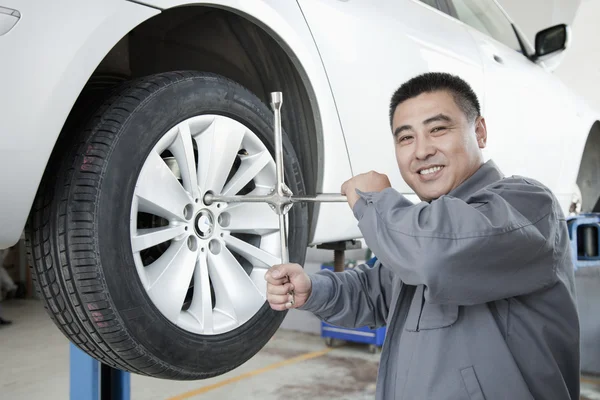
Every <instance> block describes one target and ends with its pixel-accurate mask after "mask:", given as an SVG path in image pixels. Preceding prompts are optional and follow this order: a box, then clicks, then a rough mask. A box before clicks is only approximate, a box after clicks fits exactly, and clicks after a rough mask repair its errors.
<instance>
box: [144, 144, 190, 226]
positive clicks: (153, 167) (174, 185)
mask: <svg viewBox="0 0 600 400" xmlns="http://www.w3.org/2000/svg"><path fill="white" fill-rule="evenodd" d="M136 195H137V197H138V202H139V205H138V207H139V208H138V211H142V212H147V213H150V214H153V215H158V216H160V217H163V218H166V219H179V220H182V221H185V217H184V208H185V206H186V205H187V204H190V203H191V199H190V197H189V196H188V194H187V193H186V191H185V190H184V189H183V187H182V186H181V184H180V183H179V181H178V180H177V178H176V177H175V175H173V173H172V172H171V170H170V169H169V167H168V166H167V164H165V162H164V161H163V159H162V158H161V157H160V155H159V154H158V153H156V152H155V151H153V152H151V153H150V155H149V156H148V159H147V161H146V163H145V164H144V167H143V168H142V172H141V174H140V178H139V180H138V185H137V188H136Z"/></svg>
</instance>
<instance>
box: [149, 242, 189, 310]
mask: <svg viewBox="0 0 600 400" xmlns="http://www.w3.org/2000/svg"><path fill="white" fill-rule="evenodd" d="M197 257H198V255H197V251H191V250H190V249H189V248H188V245H187V240H179V241H177V242H173V243H171V245H170V246H169V248H168V249H167V251H165V252H164V254H163V255H162V256H160V257H159V258H158V260H156V261H155V262H153V263H152V264H150V265H148V266H147V267H146V274H147V277H148V284H149V287H148V288H147V290H148V295H149V296H150V298H151V299H152V300H153V302H154V304H155V305H156V307H158V309H159V310H160V311H161V312H162V313H163V314H164V316H165V317H167V318H168V319H169V320H171V321H173V322H177V320H178V318H179V314H180V313H181V308H182V306H183V301H184V300H185V295H186V294H187V290H188V288H189V284H190V281H191V279H192V274H193V273H194V267H195V265H196V259H197Z"/></svg>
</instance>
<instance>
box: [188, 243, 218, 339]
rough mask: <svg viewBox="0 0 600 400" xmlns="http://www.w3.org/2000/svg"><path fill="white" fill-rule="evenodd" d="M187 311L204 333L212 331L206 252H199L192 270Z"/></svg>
mask: <svg viewBox="0 0 600 400" xmlns="http://www.w3.org/2000/svg"><path fill="white" fill-rule="evenodd" d="M188 312H189V313H190V314H192V316H193V317H194V318H195V319H196V320H197V321H198V322H199V323H200V325H201V326H202V331H203V332H204V333H205V334H210V333H213V310H212V298H211V293H210V281H209V279H208V262H207V258H206V253H200V257H198V262H197V263H196V270H195V272H194V295H193V297H192V304H191V305H190V308H189V309H188Z"/></svg>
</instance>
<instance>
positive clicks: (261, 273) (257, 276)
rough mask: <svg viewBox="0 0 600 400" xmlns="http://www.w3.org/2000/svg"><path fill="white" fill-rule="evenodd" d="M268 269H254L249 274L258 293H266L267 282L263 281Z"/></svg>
mask: <svg viewBox="0 0 600 400" xmlns="http://www.w3.org/2000/svg"><path fill="white" fill-rule="evenodd" d="M268 270H269V269H268V268H264V267H254V268H252V272H251V273H250V279H252V282H254V285H256V287H257V289H258V291H259V292H261V293H264V294H265V295H266V293H267V281H266V280H265V274H266V273H267V271H268Z"/></svg>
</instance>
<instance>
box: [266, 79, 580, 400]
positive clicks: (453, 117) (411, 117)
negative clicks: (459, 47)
mask: <svg viewBox="0 0 600 400" xmlns="http://www.w3.org/2000/svg"><path fill="white" fill-rule="evenodd" d="M480 114H481V112H480V106H479V101H478V99H477V96H476V94H475V93H474V91H473V90H472V88H471V87H470V86H469V85H468V83H467V82H465V81H464V80H463V79H461V78H459V77H456V76H453V75H449V74H445V73H426V74H423V75H419V76H417V77H415V78H413V79H411V80H409V81H408V82H406V83H405V84H403V85H402V86H400V88H399V89H398V90H397V91H396V92H395V93H394V94H393V96H392V99H391V104H390V123H391V126H392V132H393V138H394V146H395V152H396V159H397V162H398V166H399V169H400V173H401V175H402V177H403V179H404V180H405V182H406V183H407V184H408V185H409V186H410V187H411V188H412V189H413V190H414V192H415V193H416V194H417V195H418V196H419V198H420V199H421V200H422V201H421V202H419V203H417V204H413V202H411V201H409V200H408V199H407V198H405V197H404V196H403V195H401V194H400V193H398V192H397V191H396V190H395V189H393V188H391V185H390V182H389V180H388V178H387V176H385V175H382V174H379V173H376V172H372V171H371V172H369V173H365V174H361V175H358V176H355V177H354V178H352V179H350V180H348V181H346V182H345V183H344V184H343V186H342V192H343V193H344V194H346V196H347V199H348V204H349V205H350V207H351V209H352V210H353V213H354V215H355V217H356V219H357V220H358V226H359V228H360V230H361V232H362V234H363V237H364V239H365V241H366V243H367V245H368V246H369V248H370V249H371V250H372V251H373V252H374V254H375V255H376V256H377V258H378V262H377V263H376V265H375V266H374V267H372V268H369V267H368V266H367V265H361V266H359V267H357V268H353V269H347V270H346V271H345V272H339V273H334V272H332V271H329V270H322V271H319V272H318V273H315V274H312V275H310V276H309V275H307V274H306V273H305V272H304V270H303V268H302V267H301V266H300V265H298V264H283V265H276V266H273V267H272V268H271V269H270V270H269V271H267V273H266V275H265V279H266V280H267V282H268V283H267V299H268V301H269V303H270V305H271V308H273V309H275V310H285V309H289V308H298V309H301V310H307V311H310V312H312V313H314V314H315V315H316V316H317V317H319V318H320V319H321V320H323V321H326V322H327V323H330V324H333V325H337V326H342V327H351V328H356V327H361V326H369V327H370V328H371V329H376V328H379V327H381V326H384V325H385V326H387V328H386V339H385V343H384V347H383V351H382V354H381V360H380V365H379V373H378V382H377V398H378V399H385V400H388V399H400V398H402V399H436V400H439V399H453V400H455V399H471V400H483V399H487V400H494V399H515V400H521V399H544V400H552V399H560V400H564V399H571V400H575V399H579V391H580V388H579V373H580V367H579V354H580V353H579V352H580V349H579V319H578V314H577V309H576V301H575V290H574V267H573V265H572V261H571V255H570V250H569V236H568V232H567V225H566V222H565V219H564V216H563V214H562V211H561V209H560V206H559V204H558V202H557V200H556V198H555V197H554V195H553V194H552V193H551V192H550V190H549V189H547V188H546V187H545V186H544V185H542V184H541V183H539V182H537V181H535V180H533V179H529V178H526V177H521V176H510V177H505V176H504V175H503V174H502V173H501V171H500V169H499V168H498V166H497V165H496V164H495V163H494V161H493V160H489V161H487V162H484V157H483V154H482V149H483V148H485V146H486V141H487V128H486V122H485V119H484V118H483V117H482V116H481V115H480ZM524 134H526V132H524ZM514 145H515V146H519V145H520V144H519V143H515V144H514ZM531 151H536V150H535V149H531ZM290 290H294V291H295V298H294V302H293V303H292V298H291V295H290V294H288V291H290Z"/></svg>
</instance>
